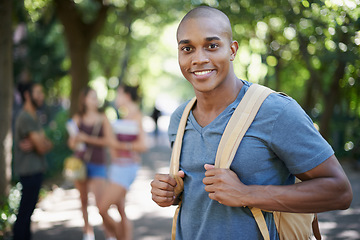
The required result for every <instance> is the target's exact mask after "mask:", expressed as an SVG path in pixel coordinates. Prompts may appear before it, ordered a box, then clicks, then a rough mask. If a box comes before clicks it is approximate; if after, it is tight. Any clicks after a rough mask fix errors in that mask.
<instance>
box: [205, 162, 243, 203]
mask: <svg viewBox="0 0 360 240" xmlns="http://www.w3.org/2000/svg"><path fill="white" fill-rule="evenodd" d="M204 167H205V170H206V172H205V178H204V179H203V183H204V184H205V191H207V192H208V193H209V198H211V199H212V200H215V201H218V202H219V203H220V204H224V205H227V206H230V207H242V206H244V205H245V203H244V201H243V199H244V197H245V196H246V194H247V192H248V189H247V186H246V185H244V184H243V183H242V182H241V181H240V179H239V178H238V176H237V175H236V173H234V172H233V171H231V170H230V169H220V168H215V167H214V165H210V164H205V165H204Z"/></svg>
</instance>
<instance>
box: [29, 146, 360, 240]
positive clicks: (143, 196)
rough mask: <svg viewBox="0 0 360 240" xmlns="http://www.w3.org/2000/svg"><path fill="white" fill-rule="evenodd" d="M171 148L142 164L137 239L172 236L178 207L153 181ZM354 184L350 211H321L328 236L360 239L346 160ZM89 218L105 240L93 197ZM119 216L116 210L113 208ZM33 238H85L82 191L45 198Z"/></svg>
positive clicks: (133, 213) (135, 200)
mask: <svg viewBox="0 0 360 240" xmlns="http://www.w3.org/2000/svg"><path fill="white" fill-rule="evenodd" d="M169 159H170V149H169V147H168V146H166V145H165V144H162V145H160V146H159V145H158V146H154V147H152V148H151V149H150V151H149V152H148V153H146V154H145V155H144V157H143V164H142V168H141V170H140V171H139V174H138V177H137V178H136V180H135V182H134V184H133V185H132V186H131V189H130V191H129V193H128V196H127V207H126V212H127V214H128V215H129V218H130V219H132V221H133V223H134V239H141V240H167V239H170V231H171V220H172V216H173V213H174V210H175V208H174V207H170V208H160V207H158V206H157V205H156V204H155V203H153V202H152V200H151V194H150V182H151V180H152V179H153V176H154V174H155V173H156V172H164V173H166V172H168V165H169ZM344 169H345V171H346V172H347V174H348V176H349V178H350V181H351V183H352V186H353V191H354V200H353V203H352V205H351V208H350V209H348V210H346V211H332V212H326V213H321V214H319V220H320V228H321V233H322V235H323V239H324V240H332V239H349V240H353V239H360V172H359V171H358V172H356V171H354V170H352V169H351V167H350V166H349V165H348V164H344ZM90 199H91V201H90V206H89V208H88V211H89V218H90V222H91V224H92V225H94V229H95V236H96V239H97V240H104V236H103V233H102V230H101V217H100V215H99V214H98V213H97V209H96V207H95V206H94V202H93V198H92V197H91V198H90ZM110 214H111V215H113V216H114V217H115V218H116V217H117V215H116V211H115V210H114V209H111V212H110ZM32 219H33V222H34V223H33V226H32V228H33V232H34V238H33V240H64V239H65V240H81V237H82V230H81V229H82V228H81V226H82V224H83V222H82V216H81V212H80V202H79V200H78V192H77V191H76V190H75V189H73V188H70V189H63V188H56V189H54V191H52V193H51V194H49V195H48V196H47V197H46V198H45V199H44V200H42V201H41V202H40V203H39V204H38V207H37V209H36V210H35V212H34V215H33V218H32Z"/></svg>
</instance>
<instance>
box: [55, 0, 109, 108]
mask: <svg viewBox="0 0 360 240" xmlns="http://www.w3.org/2000/svg"><path fill="white" fill-rule="evenodd" d="M96 2H97V3H98V4H99V5H100V8H99V11H98V13H97V16H96V17H95V18H94V21H92V22H91V23H84V22H83V20H82V18H81V13H80V12H79V9H76V4H75V2H74V1H72V0H55V5H56V13H57V16H58V17H59V19H60V21H61V23H62V24H63V26H64V32H65V38H66V42H67V46H68V51H69V55H70V60H71V69H70V75H71V79H72V81H71V96H70V101H71V107H70V114H71V115H73V114H74V113H75V112H76V111H77V108H78V106H77V102H78V96H79V94H80V91H81V89H82V88H84V87H85V86H87V84H88V82H89V80H90V76H89V69H88V64H89V51H90V45H91V42H92V40H93V39H94V38H95V37H96V36H97V35H98V33H99V32H100V30H101V29H102V27H103V25H104V23H105V19H106V13H107V10H108V8H109V7H108V6H106V5H104V4H103V1H102V0H97V1H96ZM84 14H87V13H84Z"/></svg>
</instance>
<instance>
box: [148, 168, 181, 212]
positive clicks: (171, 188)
mask: <svg viewBox="0 0 360 240" xmlns="http://www.w3.org/2000/svg"><path fill="white" fill-rule="evenodd" d="M178 175H179V176H180V177H181V178H184V176H185V174H184V172H183V171H179V173H178ZM175 187H176V181H175V179H174V178H173V177H171V176H170V175H169V174H156V175H155V179H154V180H153V181H152V182H151V194H152V200H153V201H154V202H155V203H156V204H157V205H159V206H160V207H169V206H171V205H173V204H176V203H177V201H178V199H177V197H178V196H175Z"/></svg>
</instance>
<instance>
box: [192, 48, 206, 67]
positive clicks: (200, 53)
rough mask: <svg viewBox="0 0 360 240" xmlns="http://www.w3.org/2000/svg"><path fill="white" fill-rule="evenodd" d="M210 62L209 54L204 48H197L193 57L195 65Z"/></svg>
mask: <svg viewBox="0 0 360 240" xmlns="http://www.w3.org/2000/svg"><path fill="white" fill-rule="evenodd" d="M208 62H210V60H209V57H208V54H207V53H206V51H205V50H204V49H200V50H197V51H196V52H195V54H194V55H193V59H192V64H193V65H200V64H204V63H208Z"/></svg>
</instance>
